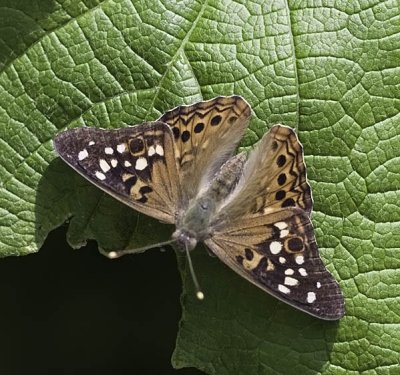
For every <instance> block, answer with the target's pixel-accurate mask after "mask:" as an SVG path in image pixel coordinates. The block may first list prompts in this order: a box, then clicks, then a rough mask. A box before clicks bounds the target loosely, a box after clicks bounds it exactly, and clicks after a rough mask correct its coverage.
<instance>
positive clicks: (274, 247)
mask: <svg viewBox="0 0 400 375" xmlns="http://www.w3.org/2000/svg"><path fill="white" fill-rule="evenodd" d="M269 250H270V251H271V253H272V254H279V253H280V251H281V250H282V244H281V243H280V242H278V241H273V242H271V243H270V244H269Z"/></svg>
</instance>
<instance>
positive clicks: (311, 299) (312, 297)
mask: <svg viewBox="0 0 400 375" xmlns="http://www.w3.org/2000/svg"><path fill="white" fill-rule="evenodd" d="M316 299H317V296H316V295H315V293H314V292H308V293H307V302H308V303H313V302H314V301H315V300H316Z"/></svg>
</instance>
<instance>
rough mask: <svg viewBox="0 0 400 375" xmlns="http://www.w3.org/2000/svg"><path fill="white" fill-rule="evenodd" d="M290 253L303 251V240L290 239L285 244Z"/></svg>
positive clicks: (298, 238) (297, 238)
mask: <svg viewBox="0 0 400 375" xmlns="http://www.w3.org/2000/svg"><path fill="white" fill-rule="evenodd" d="M287 245H288V248H289V250H290V251H293V252H299V251H302V250H303V240H302V239H301V238H300V237H293V238H290V239H289V240H288V242H287Z"/></svg>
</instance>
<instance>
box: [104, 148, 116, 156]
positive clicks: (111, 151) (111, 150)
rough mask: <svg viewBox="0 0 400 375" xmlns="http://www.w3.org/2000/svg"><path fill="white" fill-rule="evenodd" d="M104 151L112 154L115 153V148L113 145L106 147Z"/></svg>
mask: <svg viewBox="0 0 400 375" xmlns="http://www.w3.org/2000/svg"><path fill="white" fill-rule="evenodd" d="M104 152H105V153H106V154H107V155H112V154H113V153H114V150H113V149H112V148H111V147H106V148H105V149H104Z"/></svg>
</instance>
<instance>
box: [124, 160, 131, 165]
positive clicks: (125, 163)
mask: <svg viewBox="0 0 400 375" xmlns="http://www.w3.org/2000/svg"><path fill="white" fill-rule="evenodd" d="M124 165H125V167H132V164H131V163H129V161H128V160H125V162H124Z"/></svg>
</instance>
